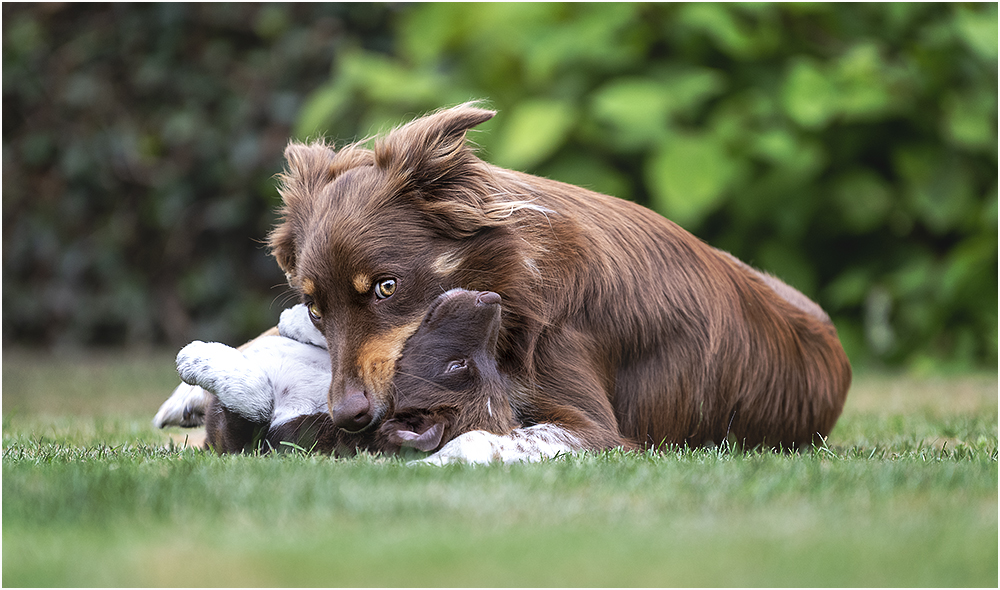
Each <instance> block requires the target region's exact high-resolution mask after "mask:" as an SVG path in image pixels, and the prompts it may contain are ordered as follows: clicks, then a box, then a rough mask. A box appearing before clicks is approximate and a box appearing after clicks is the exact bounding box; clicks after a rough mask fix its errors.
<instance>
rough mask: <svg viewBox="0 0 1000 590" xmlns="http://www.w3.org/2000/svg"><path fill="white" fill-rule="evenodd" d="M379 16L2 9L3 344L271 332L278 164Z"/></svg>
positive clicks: (184, 8)
mask: <svg viewBox="0 0 1000 590" xmlns="http://www.w3.org/2000/svg"><path fill="white" fill-rule="evenodd" d="M388 16H389V10H388V9H386V8H384V7H379V6H357V5H309V6H296V5H256V4H254V5H251V4H247V5H242V4H204V5H202V4H197V5H189V4H114V5H96V6H95V5H87V4H53V5H35V4H16V5H11V4H4V5H3V29H4V37H3V42H4V43H3V311H4V314H3V336H4V342H5V343H6V342H10V341H16V342H19V343H30V344H45V345H53V344H77V345H78V344H116V345H121V344H130V345H131V344H142V343H163V342H169V343H171V344H173V345H179V344H183V343H185V342H187V341H188V340H190V339H192V338H193V337H199V338H207V339H218V340H225V341H229V342H238V341H240V340H241V339H245V338H247V337H249V336H251V335H253V334H255V333H257V332H259V331H261V330H262V329H264V328H266V327H267V325H269V324H272V323H273V322H274V321H275V320H276V318H277V315H278V312H279V311H280V306H279V305H276V304H273V303H272V301H273V300H274V299H275V298H279V300H280V296H281V293H282V288H281V287H278V288H275V286H278V285H282V283H283V282H284V277H283V276H282V274H281V272H280V271H279V269H278V267H277V265H276V264H274V261H273V260H272V259H270V257H269V256H268V255H267V252H266V249H265V248H264V246H263V244H262V240H263V238H264V237H265V235H266V233H267V231H268V229H269V228H270V226H271V224H272V222H273V214H272V209H273V208H274V206H275V205H276V203H277V194H276V191H275V188H274V181H273V180H272V176H273V175H274V174H275V173H276V172H278V171H279V170H280V168H281V165H282V161H281V152H282V150H283V149H284V146H285V144H286V142H287V141H288V136H289V133H290V129H291V126H292V124H293V123H294V121H295V118H296V116H297V113H298V111H299V107H300V105H301V103H302V101H303V97H304V96H305V94H306V93H307V92H308V91H310V90H312V89H313V88H315V87H316V86H317V85H318V84H319V83H320V82H322V81H323V80H325V79H326V78H327V77H328V76H329V72H330V63H331V60H332V59H333V58H334V56H335V55H336V53H337V52H338V51H339V50H340V48H341V47H342V46H343V45H344V44H345V43H347V42H350V41H351V40H353V39H357V38H361V37H364V38H365V39H366V40H367V41H368V42H369V43H370V44H374V45H377V44H378V43H380V42H382V43H384V37H383V36H382V34H381V31H383V30H384V23H385V19H386V18H387V17H388Z"/></svg>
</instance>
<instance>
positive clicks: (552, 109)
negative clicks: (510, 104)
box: [494, 99, 576, 170]
mask: <svg viewBox="0 0 1000 590" xmlns="http://www.w3.org/2000/svg"><path fill="white" fill-rule="evenodd" d="M575 120H576V108H575V107H574V106H573V105H571V104H569V103H567V102H565V101H561V100H550V99H533V100H527V101H524V102H522V103H520V104H518V105H517V106H515V107H514V109H512V110H511V111H510V115H508V117H507V121H506V122H503V123H502V124H501V125H502V126H501V127H500V129H499V138H498V140H497V146H496V152H495V154H494V160H495V161H496V163H497V164H499V165H500V166H505V167H507V168H514V169H517V170H526V169H530V168H531V167H533V166H536V165H537V164H539V163H541V162H542V161H543V160H545V159H546V158H548V157H549V156H551V155H552V154H554V153H555V152H556V150H558V149H559V148H560V147H561V146H562V145H563V143H564V142H565V141H566V137H567V136H568V135H569V132H570V130H571V129H572V127H573V123H574V121H575Z"/></svg>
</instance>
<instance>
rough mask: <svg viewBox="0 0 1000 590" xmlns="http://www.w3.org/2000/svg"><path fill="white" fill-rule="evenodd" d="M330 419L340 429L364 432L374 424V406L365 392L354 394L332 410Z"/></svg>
mask: <svg viewBox="0 0 1000 590" xmlns="http://www.w3.org/2000/svg"><path fill="white" fill-rule="evenodd" d="M330 418H332V419H333V424H334V425H335V426H337V427H338V428H343V429H344V430H347V431H349V432H357V431H359V430H363V429H364V428H366V427H367V426H368V425H369V424H371V422H372V404H371V401H369V399H368V396H366V395H365V394H364V393H363V392H356V393H352V394H350V395H348V396H347V398H346V399H344V401H342V402H341V403H340V404H338V405H337V406H336V407H334V408H331V409H330Z"/></svg>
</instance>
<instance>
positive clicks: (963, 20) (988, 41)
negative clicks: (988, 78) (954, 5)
mask: <svg viewBox="0 0 1000 590" xmlns="http://www.w3.org/2000/svg"><path fill="white" fill-rule="evenodd" d="M955 27H956V28H957V30H958V33H959V35H961V37H962V40H964V41H965V43H966V45H968V46H969V47H970V48H971V49H972V50H973V51H974V52H976V54H978V55H979V56H980V57H981V58H983V59H985V60H991V61H993V62H996V61H997V5H996V3H993V2H991V3H988V4H982V5H979V6H976V7H975V8H969V7H966V6H962V7H960V8H959V9H958V12H957V14H956V15H955ZM995 65H996V64H995V63H994V66H995Z"/></svg>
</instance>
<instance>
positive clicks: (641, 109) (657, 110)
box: [590, 78, 671, 148]
mask: <svg viewBox="0 0 1000 590" xmlns="http://www.w3.org/2000/svg"><path fill="white" fill-rule="evenodd" d="M670 102H671V97H670V94H669V93H668V91H667V89H666V88H665V87H664V85H663V84H662V83H660V82H657V81H655V80H650V79H648V78H619V79H616V80H613V81H612V82H609V83H608V84H605V85H604V86H603V87H601V88H599V89H598V90H597V91H596V92H595V93H594V94H593V96H592V98H591V101H590V105H591V110H592V111H593V113H594V117H595V118H596V119H597V120H598V121H601V122H603V123H607V124H608V125H610V126H611V128H612V132H613V134H614V135H615V137H616V138H617V139H618V140H619V143H621V144H622V145H623V147H626V148H628V147H639V146H642V145H646V144H648V143H650V142H652V141H657V140H660V139H661V138H662V136H663V134H664V132H665V128H666V124H667V112H668V110H669V106H670Z"/></svg>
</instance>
